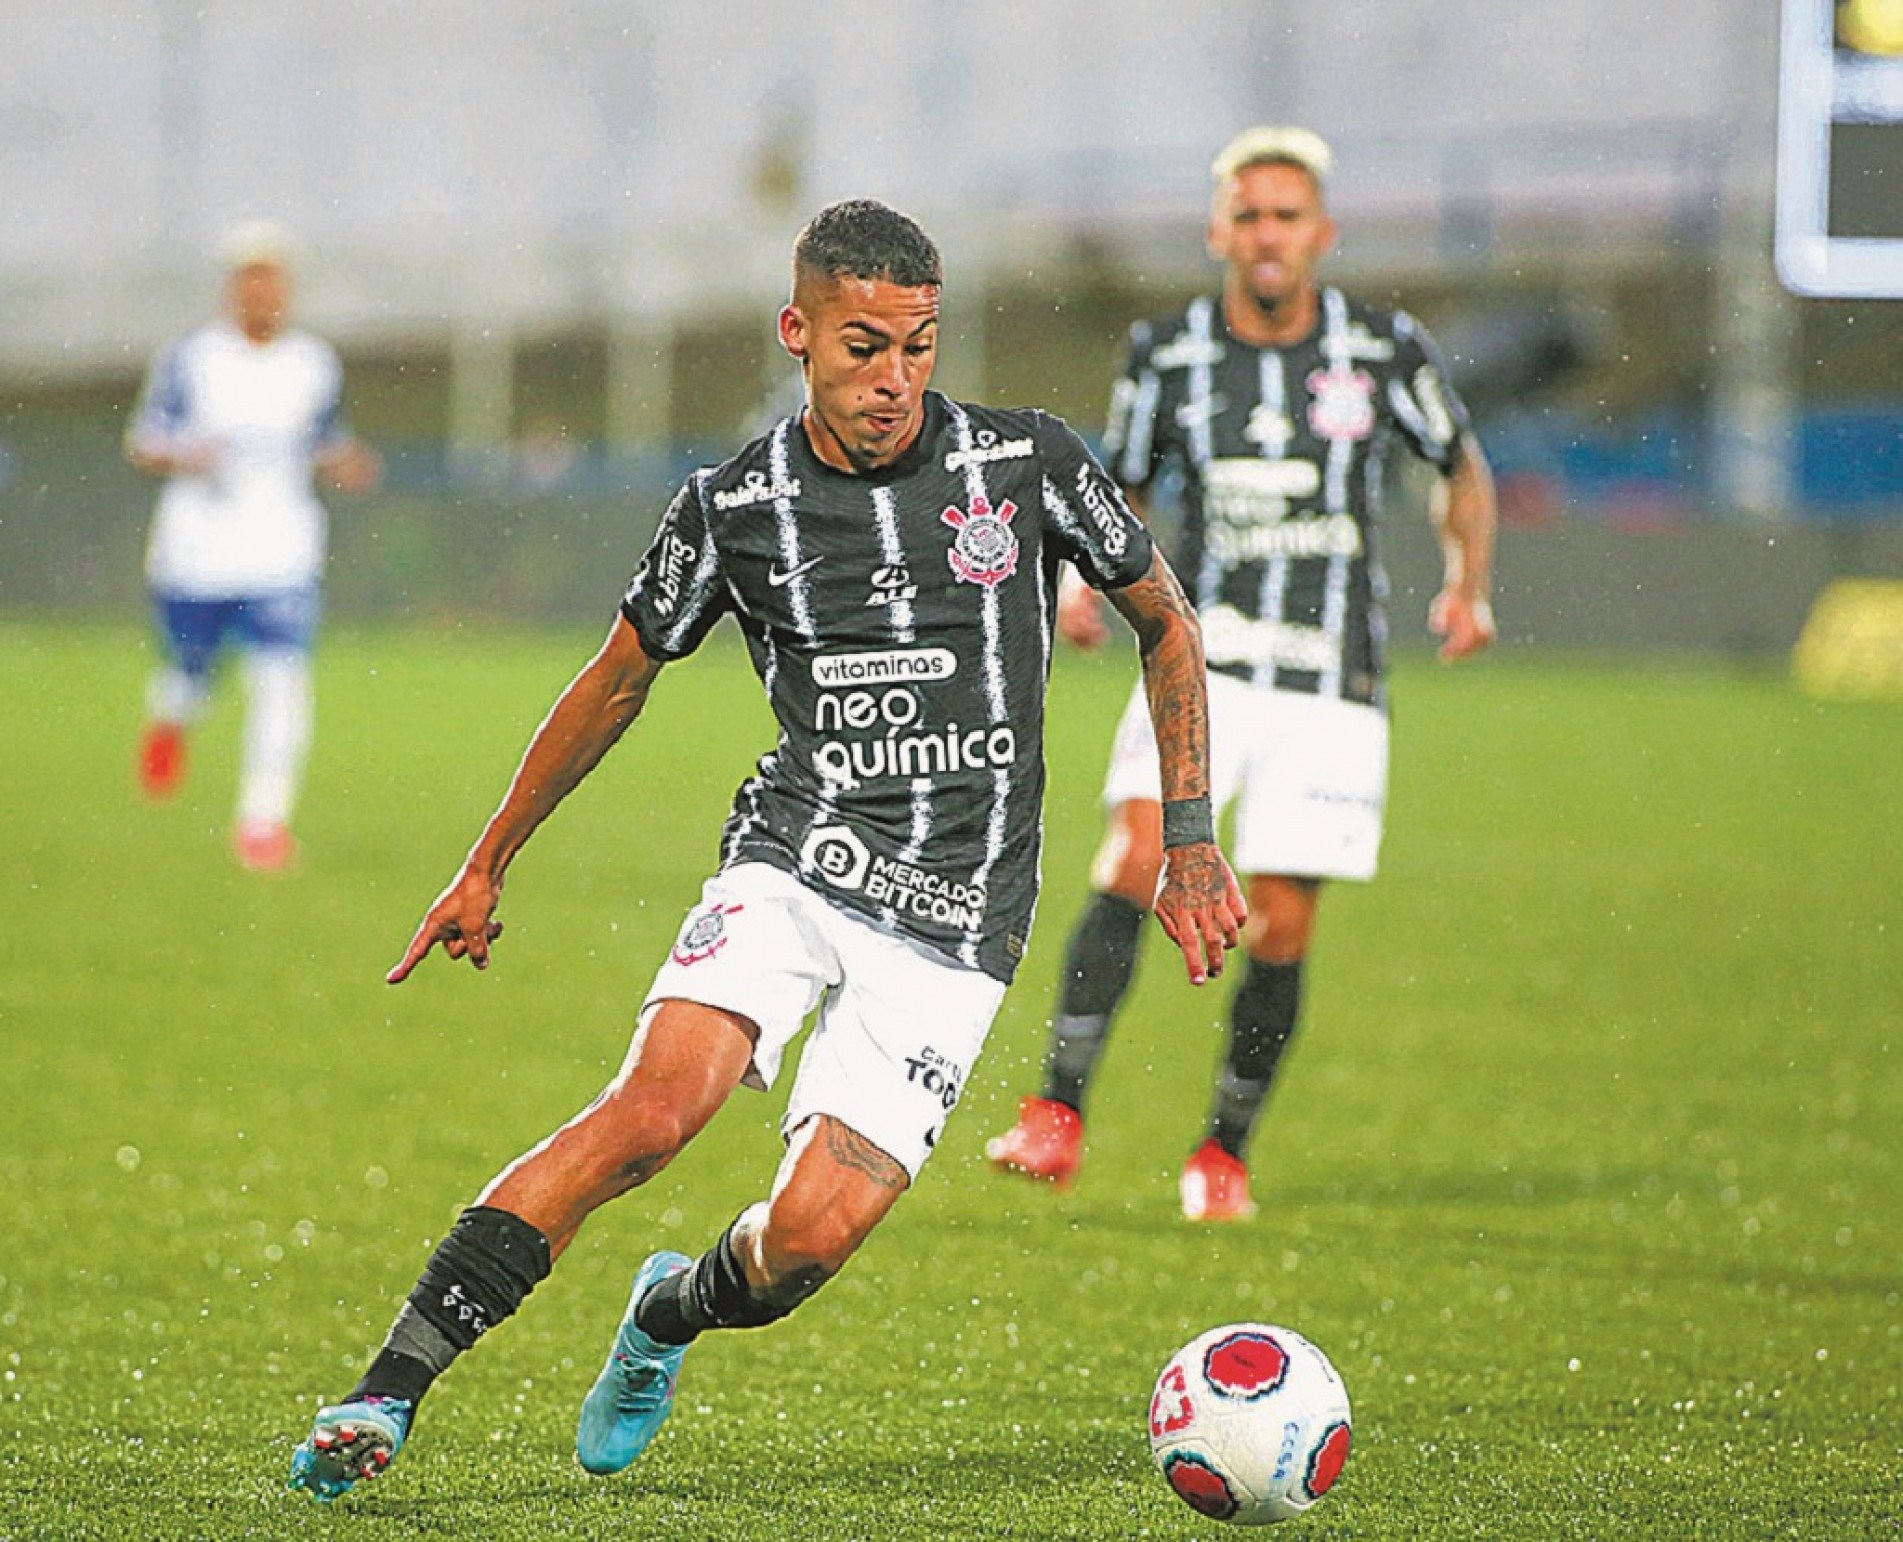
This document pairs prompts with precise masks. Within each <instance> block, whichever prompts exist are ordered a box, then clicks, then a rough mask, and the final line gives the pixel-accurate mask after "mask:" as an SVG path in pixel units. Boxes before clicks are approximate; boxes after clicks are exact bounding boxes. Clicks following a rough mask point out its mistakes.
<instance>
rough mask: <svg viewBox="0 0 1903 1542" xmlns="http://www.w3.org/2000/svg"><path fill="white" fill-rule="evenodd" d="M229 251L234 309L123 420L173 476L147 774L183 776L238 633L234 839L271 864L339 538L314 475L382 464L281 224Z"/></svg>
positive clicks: (165, 355)
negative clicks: (308, 301) (310, 323)
mask: <svg viewBox="0 0 1903 1542" xmlns="http://www.w3.org/2000/svg"><path fill="white" fill-rule="evenodd" d="M219 255H220V258H221V260H222V262H223V265H224V269H225V274H226V279H225V292H224V300H225V304H224V314H223V316H221V317H220V318H218V319H217V320H215V321H211V322H209V323H207V324H206V325H204V326H202V327H200V328H199V329H198V330H197V331H195V332H192V333H189V334H187V335H186V336H185V337H183V338H181V339H179V340H178V341H177V342H175V343H173V344H171V345H170V346H169V347H167V348H166V349H164V350H163V351H162V352H161V353H160V354H159V355H158V357H157V358H156V359H155V360H154V361H153V364H152V369H151V372H150V374H149V375H148V376H147V377H146V383H145V390H144V392H143V393H142V395H141V397H140V401H139V407H138V411H137V413H136V415H135V416H134V418H133V422H132V426H131V428H130V429H129V430H128V432H127V434H126V458H127V459H128V460H129V461H130V462H131V463H132V464H133V466H135V467H136V468H137V469H138V470H140V471H142V472H145V473H146V474H147V475H149V476H154V477H160V478H163V479H164V487H163V489H162V490H161V492H160V493H159V500H158V511H157V515H156V517H155V518H154V520H153V523H152V534H151V540H150V542H149V544H148V546H147V550H146V564H145V574H146V583H147V586H148V588H149V589H150V592H151V595H152V600H153V607H154V610H155V612H156V616H157V620H158V625H159V633H160V639H161V643H162V645H163V648H164V652H165V658H164V662H163V663H161V664H160V666H159V668H158V670H157V671H156V672H155V673H154V674H153V677H152V682H151V685H150V687H149V690H148V693H147V703H146V707H147V723H146V729H145V737H144V741H143V744H142V747H141V753H140V760H139V778H140V783H141V785H142V786H143V787H144V788H145V790H146V792H147V793H148V794H149V795H151V796H152V797H155V798H163V797H167V796H169V795H170V794H171V793H172V792H174V791H175V790H176V789H177V787H178V784H179V782H180V780H181V779H182V778H183V775H184V770H185V734H186V731H187V730H188V729H189V728H190V727H191V726H192V725H193V724H194V723H195V722H196V721H197V720H198V718H199V717H200V715H201V714H202V713H203V711H204V708H205V704H206V701H207V698H208V696H209V694H210V689H211V682H212V676H213V672H214V670H215V668H216V666H217V664H218V661H219V659H220V657H221V656H222V655H223V653H224V652H225V650H226V649H227V648H228V647H234V646H235V647H236V648H237V649H238V650H239V651H240V653H241V654H242V657H243V662H244V678H245V695H246V714H245V731H244V750H243V759H242V762H241V765H240V769H239V781H238V812H237V825H236V830H235V842H236V846H237V852H238V859H239V860H240V861H241V862H242V863H243V864H244V865H245V866H246V867H249V868H253V869H257V870H260V871H271V870H276V869H280V868H283V867H286V866H288V865H289V864H290V862H291V860H292V858H293V857H294V856H295V854H296V845H295V843H294V841H293V840H292V838H291V833H290V822H291V811H292V808H293V806H294V805H295V803H296V800H297V791H298V784H299V781H300V778H301V776H302V773H303V768H304V757H305V752H306V750H307V749H308V747H309V743H310V732H311V677H310V648H311V642H312V639H313V636H314V635H315V631H316V626H317V619H318V615H319V612H320V610H321V608H322V599H321V589H320V585H321V582H322V576H323V566H324V548H325V516H324V507H323V505H322V504H321V503H319V502H318V501H317V496H316V494H315V492H314V491H313V487H312V483H313V480H318V481H322V482H323V483H324V484H325V485H326V486H328V487H333V488H336V489H338V490H340V491H345V492H367V491H369V490H370V489H371V488H373V487H375V486H376V484H377V481H378V478H379V476H380V474H381V467H380V465H379V463H378V460H377V457H376V455H375V454H374V453H373V452H371V451H370V450H368V449H367V448H365V447H364V446H363V445H361V444H359V443H358V442H357V441H356V440H355V439H353V438H352V437H351V435H350V432H349V430H348V429H347V428H346V427H345V426H344V421H343V412H342V391H343V369H342V366H341V365H340V364H339V363H338V360H337V355H336V353H335V351H333V350H332V348H331V347H330V345H329V344H328V343H325V342H323V341H322V340H320V339H318V338H315V337H312V336H311V335H310V334H309V333H307V332H301V331H297V330H295V329H293V328H292V327H291V326H290V325H289V320H290V310H291V270H290V246H289V242H288V239H287V238H286V236H285V234H284V232H283V231H281V230H279V229H278V228H277V227H276V226H273V225H269V224H264V223H251V224H246V225H241V226H239V227H238V228H237V229H235V230H233V231H232V232H231V234H230V235H229V236H228V237H227V238H226V239H225V241H224V243H223V244H222V245H221V247H220V250H219Z"/></svg>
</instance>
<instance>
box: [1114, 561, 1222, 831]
mask: <svg viewBox="0 0 1903 1542" xmlns="http://www.w3.org/2000/svg"><path fill="white" fill-rule="evenodd" d="M1110 603H1111V604H1112V605H1114V606H1115V607H1116V608H1117V613H1118V614H1119V615H1120V616H1122V617H1123V619H1124V620H1125V621H1127V622H1129V623H1130V626H1131V629H1132V630H1133V631H1135V633H1136V634H1137V649H1138V652H1139V653H1140V654H1141V655H1142V658H1143V689H1144V694H1145V695H1146V696H1148V697H1149V701H1150V721H1151V723H1152V724H1153V725H1154V726H1155V728H1156V748H1157V754H1158V757H1159V758H1160V760H1161V762H1162V769H1163V800H1164V801H1165V802H1166V803H1167V802H1174V801H1176V800H1177V799H1181V798H1205V797H1208V796H1209V698H1208V687H1207V685H1206V684H1205V681H1204V673H1203V634H1202V628H1201V627H1200V626H1199V625H1198V624H1197V621H1196V609H1195V607H1194V606H1193V605H1191V604H1190V602H1189V596H1188V595H1186V594H1184V593H1183V586H1182V585H1181V584H1180V583H1178V582H1177V581H1176V574H1175V573H1174V572H1172V571H1171V569H1170V565H1169V564H1168V563H1167V562H1165V561H1164V560H1163V554H1162V553H1161V552H1160V551H1159V552H1158V553H1157V554H1156V555H1155V556H1154V557H1153V558H1151V560H1150V571H1149V572H1147V573H1145V574H1144V575H1143V577H1141V578H1139V579H1138V580H1137V581H1136V582H1135V583H1133V584H1130V585H1128V586H1127V587H1125V588H1122V589H1113V590H1111V591H1110Z"/></svg>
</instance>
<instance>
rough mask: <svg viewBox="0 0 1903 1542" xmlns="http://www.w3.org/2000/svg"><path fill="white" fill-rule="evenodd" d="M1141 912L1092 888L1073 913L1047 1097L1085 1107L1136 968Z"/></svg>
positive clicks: (1123, 900) (1052, 1039) (1046, 1077)
mask: <svg viewBox="0 0 1903 1542" xmlns="http://www.w3.org/2000/svg"><path fill="white" fill-rule="evenodd" d="M1145 914H1146V912H1145V911H1144V910H1143V908H1142V907H1141V906H1140V905H1132V904H1131V903H1130V902H1129V901H1128V900H1127V899H1124V898H1122V897H1121V896H1120V895H1115V894H1093V895H1092V896H1091V898H1090V903H1089V904H1088V905H1086V906H1085V907H1084V913H1083V914H1082V915H1081V916H1079V917H1078V918H1077V925H1076V926H1075V927H1074V928H1073V929H1072V931H1071V934H1070V943H1069V945H1068V947H1067V949H1066V951H1065V954H1064V972H1063V975H1062V976H1061V977H1060V981H1059V985H1058V993H1057V1019H1056V1021H1055V1022H1054V1023H1053V1024H1052V1032H1051V1049H1050V1058H1049V1061H1048V1063H1047V1067H1046V1072H1045V1081H1044V1096H1045V1097H1047V1098H1051V1099H1054V1100H1055V1101H1057V1102H1059V1103H1068V1104H1069V1105H1070V1106H1071V1107H1072V1108H1076V1109H1081V1108H1082V1107H1083V1105H1084V1091H1085V1089H1086V1088H1087V1087H1088V1086H1089V1085H1090V1078H1091V1075H1092V1073H1093V1072H1095V1070H1096V1069H1097V1057H1098V1056H1099V1055H1101V1054H1102V1053H1103V1047H1104V1043H1105V1041H1106V1040H1107V1039H1108V1038H1109V1036H1110V1019H1111V1017H1112V1016H1113V1015H1114V1014H1115V1012H1116V1010H1117V1006H1118V1003H1120V1002H1121V1001H1122V1000H1123V998H1124V995H1125V993H1126V992H1128V990H1129V989H1130V981H1131V980H1132V978H1134V976H1135V974H1136V966H1137V952H1138V950H1139V949H1140V948H1141V946H1142V943H1143V918H1144V915H1145Z"/></svg>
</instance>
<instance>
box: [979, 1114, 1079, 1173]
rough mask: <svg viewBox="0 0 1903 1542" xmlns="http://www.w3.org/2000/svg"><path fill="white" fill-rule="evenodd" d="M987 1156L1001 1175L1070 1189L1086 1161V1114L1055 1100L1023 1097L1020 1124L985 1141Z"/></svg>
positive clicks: (1019, 1116)
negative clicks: (1016, 1174) (1072, 1180)
mask: <svg viewBox="0 0 1903 1542" xmlns="http://www.w3.org/2000/svg"><path fill="white" fill-rule="evenodd" d="M985 1156H986V1158H987V1159H988V1160H989V1161H990V1163H991V1165H992V1166H993V1167H995V1168H997V1169H998V1170H999V1171H1000V1172H1007V1173H1023V1174H1024V1175H1025V1177H1027V1178H1042V1179H1043V1180H1044V1181H1045V1182H1046V1183H1054V1184H1056V1185H1057V1186H1058V1187H1059V1188H1060V1189H1067V1188H1069V1187H1070V1181H1071V1179H1073V1178H1075V1177H1076V1176H1077V1168H1078V1166H1079V1165H1080V1164H1081V1163H1082V1162H1083V1160H1084V1119H1083V1115H1082V1114H1080V1113H1078V1112H1077V1110H1076V1109H1074V1108H1072V1107H1071V1106H1070V1104H1068V1103H1059V1102H1056V1101H1055V1100H1053V1099H1051V1098H1021V1099H1019V1101H1018V1122H1017V1123H1016V1124H1014V1125H1012V1126H1011V1128H1010V1129H1008V1130H1006V1131H1005V1132H1004V1134H1002V1135H997V1136H993V1137H992V1138H991V1139H990V1140H988V1141H986V1142H985Z"/></svg>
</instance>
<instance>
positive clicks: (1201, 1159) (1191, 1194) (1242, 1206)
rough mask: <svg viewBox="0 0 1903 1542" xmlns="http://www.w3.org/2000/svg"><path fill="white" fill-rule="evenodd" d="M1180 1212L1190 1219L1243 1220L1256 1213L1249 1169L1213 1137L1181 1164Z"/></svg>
mask: <svg viewBox="0 0 1903 1542" xmlns="http://www.w3.org/2000/svg"><path fill="white" fill-rule="evenodd" d="M1182 1192H1183V1215H1184V1218H1185V1219H1187V1220H1191V1221H1246V1220H1248V1219H1249V1218H1250V1217H1251V1216H1253V1215H1254V1214H1255V1201H1254V1200H1253V1199H1251V1198H1249V1169H1248V1168H1246V1167H1244V1166H1243V1165H1242V1163H1241V1161H1240V1160H1238V1159H1237V1158H1235V1157H1232V1156H1231V1155H1230V1154H1229V1153H1228V1152H1226V1151H1224V1150H1223V1149H1222V1147H1221V1146H1218V1145H1217V1144H1216V1143H1215V1142H1214V1141H1213V1140H1206V1141H1204V1142H1203V1143H1202V1144H1201V1145H1200V1146H1198V1147H1197V1148H1196V1150H1195V1151H1194V1152H1193V1153H1192V1154H1191V1156H1190V1159H1189V1160H1188V1161H1187V1162H1185V1163H1184V1164H1183V1183H1182Z"/></svg>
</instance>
